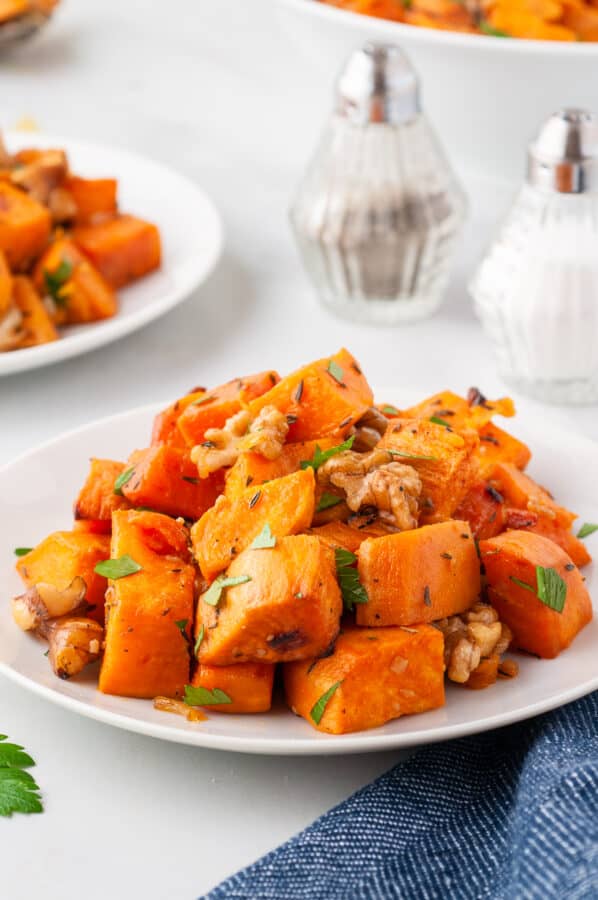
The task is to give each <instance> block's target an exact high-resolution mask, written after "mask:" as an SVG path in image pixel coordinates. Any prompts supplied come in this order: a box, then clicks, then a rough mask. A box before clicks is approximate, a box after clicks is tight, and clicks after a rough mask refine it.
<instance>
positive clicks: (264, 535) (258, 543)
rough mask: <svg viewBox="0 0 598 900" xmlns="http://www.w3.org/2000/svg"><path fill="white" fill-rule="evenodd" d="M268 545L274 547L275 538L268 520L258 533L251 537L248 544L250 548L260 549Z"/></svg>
mask: <svg viewBox="0 0 598 900" xmlns="http://www.w3.org/2000/svg"><path fill="white" fill-rule="evenodd" d="M269 547H276V538H275V537H274V535H273V534H272V529H271V528H270V525H269V523H268V522H266V524H265V525H264V527H263V528H262V530H261V531H260V533H259V534H258V536H257V537H256V538H254V539H253V541H252V543H251V544H250V545H249V549H250V550H262V549H265V548H269Z"/></svg>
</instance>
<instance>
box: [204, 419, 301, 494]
mask: <svg viewBox="0 0 598 900" xmlns="http://www.w3.org/2000/svg"><path fill="white" fill-rule="evenodd" d="M288 431H289V423H288V422H287V419H286V416H285V415H284V414H283V413H281V412H279V410H277V409H276V407H274V406H264V408H263V409H261V410H260V412H259V413H258V415H257V417H256V418H255V419H253V421H252V419H251V416H250V414H249V412H247V410H241V412H238V413H236V414H235V415H234V416H231V418H230V419H227V420H226V423H225V425H224V428H208V429H207V431H206V433H205V440H204V442H203V443H202V444H198V445H197V446H196V447H194V448H193V449H192V451H191V459H192V460H193V462H194V463H195V464H196V465H197V471H198V473H199V477H200V478H207V477H208V475H210V474H211V473H212V472H216V471H217V470H218V469H223V468H227V467H229V466H232V465H233V464H234V463H235V462H236V460H237V457H238V456H239V453H242V452H247V451H250V450H251V451H252V452H254V453H259V454H261V456H264V457H265V458H266V459H270V460H273V459H278V457H279V456H280V454H281V452H282V448H283V446H284V442H285V440H286V436H287V434H288Z"/></svg>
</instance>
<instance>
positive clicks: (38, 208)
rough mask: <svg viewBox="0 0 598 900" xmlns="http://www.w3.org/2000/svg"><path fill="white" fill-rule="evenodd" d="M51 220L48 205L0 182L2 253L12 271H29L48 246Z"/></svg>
mask: <svg viewBox="0 0 598 900" xmlns="http://www.w3.org/2000/svg"><path fill="white" fill-rule="evenodd" d="M50 226H51V218H50V213H49V212H48V210H47V209H46V207H45V206H42V205H41V203H37V202H36V201H35V200H32V199H31V197H29V196H28V194H26V193H25V192H24V191H20V190H18V188H15V187H13V186H12V185H10V184H8V183H7V182H5V181H0V250H2V251H3V252H4V253H5V254H6V259H7V260H8V264H9V266H10V267H11V269H12V270H13V271H21V270H23V269H26V268H27V267H28V266H29V265H30V263H31V262H32V261H33V260H34V259H35V257H36V256H38V255H39V254H40V253H41V252H42V250H43V249H44V247H45V246H46V244H47V242H48V239H49V237H50Z"/></svg>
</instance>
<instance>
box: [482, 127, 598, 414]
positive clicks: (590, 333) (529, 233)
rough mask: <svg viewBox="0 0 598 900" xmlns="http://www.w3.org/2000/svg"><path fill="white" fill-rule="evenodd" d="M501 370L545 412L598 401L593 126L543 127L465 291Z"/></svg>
mask: <svg viewBox="0 0 598 900" xmlns="http://www.w3.org/2000/svg"><path fill="white" fill-rule="evenodd" d="M471 293H472V296H473V298H474V302H475V307H476V311H477V313H478V315H479V317H480V319H481V320H482V323H483V325H484V327H485V329H486V331H487V332H488V334H489V336H490V337H491V338H492V340H493V342H494V345H495V349H496V353H497V358H498V365H499V370H500V373H501V375H502V377H503V378H504V380H505V381H506V382H507V384H509V385H510V386H511V387H512V388H514V389H515V390H520V391H521V392H522V393H525V394H528V395H530V396H532V397H535V398H536V399H539V400H543V401H545V402H549V403H570V404H583V403H596V402H598V117H597V116H596V115H594V114H592V113H589V112H585V111H584V110H577V109H565V110H561V111H560V112H558V113H555V114H554V115H552V116H551V117H550V118H549V119H548V121H547V122H545V123H544V125H543V126H542V128H541V130H540V132H539V134H538V137H537V138H536V140H535V141H534V142H533V143H532V144H531V146H530V148H529V152H528V168H527V178H526V181H525V183H524V185H523V187H522V188H521V190H520V192H519V194H518V196H517V198H516V200H515V202H514V205H513V207H512V209H511V211H510V213H509V215H508V216H507V218H506V220H505V222H504V224H503V226H502V228H501V230H500V232H499V234H498V236H497V238H496V239H495V241H494V243H493V244H492V246H491V247H490V249H489V250H488V252H487V254H486V256H485V257H484V259H483V260H482V262H481V264H480V266H479V268H478V270H477V272H476V274H475V276H474V278H473V280H472V283H471Z"/></svg>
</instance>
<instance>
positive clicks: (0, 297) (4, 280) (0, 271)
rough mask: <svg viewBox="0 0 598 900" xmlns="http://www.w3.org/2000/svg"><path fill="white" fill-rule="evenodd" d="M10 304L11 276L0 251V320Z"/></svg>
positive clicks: (3, 254)
mask: <svg viewBox="0 0 598 900" xmlns="http://www.w3.org/2000/svg"><path fill="white" fill-rule="evenodd" d="M11 304H12V275H11V274H10V269H9V267H8V262H7V259H6V254H5V253H3V251H2V250H0V318H1V317H2V316H3V315H4V313H5V312H7V311H8V309H9V307H10V305H11Z"/></svg>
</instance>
